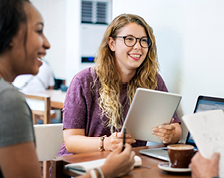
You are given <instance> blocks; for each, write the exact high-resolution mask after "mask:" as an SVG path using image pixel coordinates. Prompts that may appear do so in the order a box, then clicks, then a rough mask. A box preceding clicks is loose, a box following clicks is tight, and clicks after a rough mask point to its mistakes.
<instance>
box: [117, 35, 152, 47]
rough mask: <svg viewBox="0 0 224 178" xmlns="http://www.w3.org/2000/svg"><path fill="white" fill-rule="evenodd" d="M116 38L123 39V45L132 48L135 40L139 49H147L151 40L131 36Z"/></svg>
mask: <svg viewBox="0 0 224 178" xmlns="http://www.w3.org/2000/svg"><path fill="white" fill-rule="evenodd" d="M116 37H117V38H124V44H125V45H126V46H128V47H132V46H134V45H135V44H136V42H137V40H138V39H139V43H140V45H141V47H143V48H148V47H149V46H150V45H151V40H150V38H149V37H146V36H144V37H142V38H136V37H134V36H132V35H128V36H116Z"/></svg>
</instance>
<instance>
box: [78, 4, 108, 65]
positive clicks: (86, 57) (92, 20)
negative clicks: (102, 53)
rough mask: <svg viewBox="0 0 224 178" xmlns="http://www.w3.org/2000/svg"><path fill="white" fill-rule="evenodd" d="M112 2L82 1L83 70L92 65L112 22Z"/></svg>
mask: <svg viewBox="0 0 224 178" xmlns="http://www.w3.org/2000/svg"><path fill="white" fill-rule="evenodd" d="M111 1H112V0H82V1H81V6H82V7H81V22H80V28H81V29H80V35H81V38H80V45H81V47H80V54H81V64H82V68H85V67H86V66H87V65H91V64H90V63H92V62H93V59H94V57H95V55H96V52H97V50H98V47H99V45H100V43H101V40H102V38H103V34H104V32H105V30H106V28H107V26H108V24H109V23H110V22H111V18H112V17H111V13H112V2H111Z"/></svg>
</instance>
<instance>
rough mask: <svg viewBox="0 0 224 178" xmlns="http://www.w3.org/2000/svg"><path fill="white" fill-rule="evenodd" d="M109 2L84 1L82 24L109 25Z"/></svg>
mask: <svg viewBox="0 0 224 178" xmlns="http://www.w3.org/2000/svg"><path fill="white" fill-rule="evenodd" d="M107 5H108V4H107V2H98V1H82V23H91V24H108V22H107V19H108V18H107V13H108V12H107V9H108V7H107Z"/></svg>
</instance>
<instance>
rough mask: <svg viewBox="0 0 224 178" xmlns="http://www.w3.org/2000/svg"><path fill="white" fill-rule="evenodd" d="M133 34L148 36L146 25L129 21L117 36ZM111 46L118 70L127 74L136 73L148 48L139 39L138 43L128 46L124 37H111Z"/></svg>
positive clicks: (137, 36) (140, 36)
mask: <svg viewBox="0 0 224 178" xmlns="http://www.w3.org/2000/svg"><path fill="white" fill-rule="evenodd" d="M128 35H132V36H134V37H136V38H142V37H146V36H147V34H146V31H145V29H144V27H142V26H141V25H138V24H137V23H129V24H127V25H125V26H124V27H122V28H121V29H120V30H119V32H118V34H117V36H128ZM108 44H109V47H110V49H111V51H114V53H115V60H116V65H117V67H118V71H120V72H122V73H126V74H130V73H132V74H135V73H136V69H137V68H138V67H139V66H140V65H141V64H142V63H143V61H144V60H145V58H146V55H147V52H148V48H142V47H141V45H140V43H139V39H138V40H137V43H136V44H135V45H134V46H132V47H128V46H126V45H125V44H124V39H123V38H116V39H115V40H114V39H113V38H112V37H110V38H109V43H108Z"/></svg>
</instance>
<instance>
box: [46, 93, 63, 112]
mask: <svg viewBox="0 0 224 178" xmlns="http://www.w3.org/2000/svg"><path fill="white" fill-rule="evenodd" d="M42 93H43V94H46V95H49V96H50V97H51V108H52V109H63V106H64V101H65V96H66V92H62V91H61V90H46V91H44V92H42Z"/></svg>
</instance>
